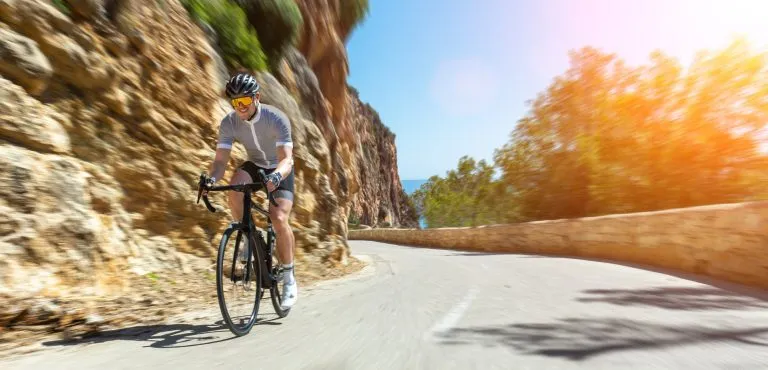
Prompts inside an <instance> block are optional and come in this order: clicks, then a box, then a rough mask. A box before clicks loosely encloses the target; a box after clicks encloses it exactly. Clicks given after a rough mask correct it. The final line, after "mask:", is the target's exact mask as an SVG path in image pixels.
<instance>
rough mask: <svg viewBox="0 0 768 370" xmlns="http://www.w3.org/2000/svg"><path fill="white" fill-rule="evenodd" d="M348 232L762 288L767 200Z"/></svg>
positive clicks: (767, 283)
mask: <svg viewBox="0 0 768 370" xmlns="http://www.w3.org/2000/svg"><path fill="white" fill-rule="evenodd" d="M348 239H349V240H376V241H382V242H389V243H397V244H403V245H414V246H424V247H436V248H449V249H462V250H473V251H493V252H509V253H531V254H543V255H562V256H574V257H586V258H599V259H607V260H614V261H622V262H632V263H640V264H647V265H653V266H658V267H664V268H671V269H675V270H680V271H685V272H691V273H697V274H704V275H709V276H712V277H715V278H720V279H724V280H729V281H732V282H737V283H743V284H749V285H754V286H759V287H763V288H768V201H761V202H750V203H736V204H719V205H712V206H702V207H692V208H683V209H672V210H665V211H657V212H641V213H632V214H616V215H608V216H601V217H587V218H578V219H564V220H552V221H537V222H529V223H522V224H511V225H490V226H482V227H470V228H441V229H425V230H413V229H368V230H350V231H349V235H348Z"/></svg>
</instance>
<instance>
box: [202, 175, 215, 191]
mask: <svg viewBox="0 0 768 370" xmlns="http://www.w3.org/2000/svg"><path fill="white" fill-rule="evenodd" d="M215 183H216V178H215V177H208V176H205V182H204V183H203V195H208V189H210V188H211V187H213V185H214V184H215Z"/></svg>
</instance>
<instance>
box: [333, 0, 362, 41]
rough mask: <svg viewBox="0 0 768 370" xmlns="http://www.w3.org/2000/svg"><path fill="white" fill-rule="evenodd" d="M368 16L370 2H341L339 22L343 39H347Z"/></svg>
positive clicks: (343, 0)
mask: <svg viewBox="0 0 768 370" xmlns="http://www.w3.org/2000/svg"><path fill="white" fill-rule="evenodd" d="M367 15H368V0H341V7H340V8H339V21H340V26H341V34H342V37H344V38H346V37H347V36H349V34H350V33H351V32H352V30H354V29H355V27H357V25H358V24H360V22H362V21H363V19H365V17H366V16H367Z"/></svg>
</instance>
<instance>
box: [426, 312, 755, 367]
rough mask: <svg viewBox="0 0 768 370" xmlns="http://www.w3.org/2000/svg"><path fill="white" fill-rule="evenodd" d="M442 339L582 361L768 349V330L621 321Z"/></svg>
mask: <svg viewBox="0 0 768 370" xmlns="http://www.w3.org/2000/svg"><path fill="white" fill-rule="evenodd" d="M442 339H443V340H442V342H441V344H444V345H472V344H480V345H483V346H487V347H492V346H506V347H509V348H511V349H514V350H517V351H520V352H523V353H525V354H530V355H539V356H547V357H559V358H565V359H568V360H572V361H583V360H585V359H588V358H590V357H594V356H599V355H602V354H607V353H610V352H616V351H626V350H641V349H665V348H670V347H675V346H684V345H695V344H701V343H707V342H731V343H741V344H745V345H751V346H760V347H768V326H764V327H757V328H741V329H737V328H732V327H731V328H727V329H726V328H717V327H706V326H665V325H658V324H653V323H650V322H641V321H634V320H627V319H619V318H611V319H579V318H569V319H562V320H560V322H558V323H551V324H513V325H508V326H506V327H503V326H502V327H499V326H495V327H471V328H455V329H453V330H451V331H449V332H447V333H446V334H444V335H442ZM763 350H768V349H763Z"/></svg>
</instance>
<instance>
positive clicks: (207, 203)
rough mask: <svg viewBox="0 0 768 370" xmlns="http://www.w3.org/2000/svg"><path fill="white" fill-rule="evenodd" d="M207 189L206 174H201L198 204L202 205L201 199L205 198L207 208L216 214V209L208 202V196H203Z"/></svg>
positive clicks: (198, 185) (198, 187) (198, 184)
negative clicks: (204, 190) (205, 188)
mask: <svg viewBox="0 0 768 370" xmlns="http://www.w3.org/2000/svg"><path fill="white" fill-rule="evenodd" d="M204 187H205V174H204V173H203V174H200V182H198V183H197V204H200V197H201V196H202V198H203V203H205V207H206V208H208V210H209V211H211V213H216V208H213V206H212V205H211V202H209V201H208V194H205V195H203V189H204Z"/></svg>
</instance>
